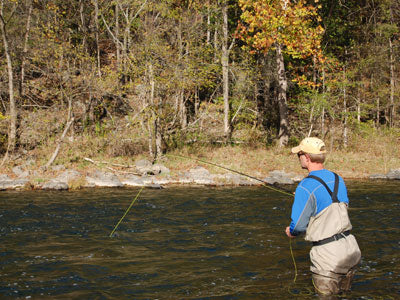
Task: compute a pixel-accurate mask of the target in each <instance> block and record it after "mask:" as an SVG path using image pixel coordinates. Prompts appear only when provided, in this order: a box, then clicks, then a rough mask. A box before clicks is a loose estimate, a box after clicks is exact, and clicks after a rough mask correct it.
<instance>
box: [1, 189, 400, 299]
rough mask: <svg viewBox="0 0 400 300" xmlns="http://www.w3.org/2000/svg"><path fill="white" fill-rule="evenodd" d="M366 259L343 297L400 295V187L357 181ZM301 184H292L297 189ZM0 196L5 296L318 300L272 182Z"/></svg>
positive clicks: (354, 193)
mask: <svg viewBox="0 0 400 300" xmlns="http://www.w3.org/2000/svg"><path fill="white" fill-rule="evenodd" d="M347 184H348V190H349V198H350V210H349V214H350V218H351V221H352V224H353V227H354V228H353V233H354V235H355V236H356V238H357V239H358V241H359V245H360V248H361V251H362V261H361V264H360V267H359V270H358V272H357V275H356V276H355V281H354V284H353V288H352V291H351V292H350V293H349V294H347V295H344V296H343V297H342V299H399V298H400V278H399V276H400V274H399V270H400V263H399V260H400V255H399V253H400V251H399V250H400V249H399V248H400V238H399V236H400V221H399V215H400V201H399V200H400V185H399V184H398V182H396V181H350V182H348V183H347ZM293 188H294V187H293ZM137 192H138V189H87V190H79V191H71V192H49V191H26V192H16V191H6V192H1V193H0V271H1V272H0V298H1V299H15V298H16V299H292V298H297V299H315V298H316V297H315V295H314V292H313V286H312V282H311V279H310V273H309V258H308V251H309V248H310V245H309V244H308V243H307V242H305V241H304V240H303V239H302V238H297V239H295V240H294V241H293V243H292V246H293V254H294V258H295V261H296V265H297V270H298V271H297V273H298V274H297V279H296V282H293V280H294V277H295V268H294V264H293V260H292V256H291V253H290V247H289V239H288V238H287V237H286V235H285V234H284V229H285V227H286V226H287V225H288V223H289V217H290V207H291V202H292V199H290V197H289V198H288V197H287V196H285V195H281V194H279V193H277V192H274V191H270V190H268V189H267V188H265V187H223V188H216V187H167V188H165V189H162V190H153V189H145V190H143V191H142V193H141V194H140V196H139V198H138V200H137V201H136V203H135V204H134V205H133V207H132V209H131V211H130V212H129V213H128V215H127V216H126V217H125V219H124V220H123V221H122V222H121V224H120V226H119V227H118V229H117V230H116V232H115V234H114V236H113V237H109V235H110V232H111V231H112V230H113V228H114V226H115V225H116V223H117V222H118V220H119V219H120V218H121V216H122V215H123V214H124V212H125V210H126V208H127V207H128V206H129V204H130V203H131V201H132V199H133V198H134V197H135V195H136V193H137Z"/></svg>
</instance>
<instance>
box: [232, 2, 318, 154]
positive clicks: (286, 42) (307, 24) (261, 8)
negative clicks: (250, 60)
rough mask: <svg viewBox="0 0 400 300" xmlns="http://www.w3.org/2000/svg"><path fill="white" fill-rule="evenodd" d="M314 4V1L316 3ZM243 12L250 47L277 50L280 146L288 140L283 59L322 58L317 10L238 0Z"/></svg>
mask: <svg viewBox="0 0 400 300" xmlns="http://www.w3.org/2000/svg"><path fill="white" fill-rule="evenodd" d="M316 2H317V1H316ZM239 5H240V6H241V9H242V11H243V13H242V16H241V20H242V23H241V24H240V36H241V38H242V39H243V40H244V41H246V42H247V43H248V45H250V46H251V47H252V48H254V49H256V50H257V51H261V52H263V53H265V54H267V53H268V52H269V51H270V50H275V51H276V74H277V80H278V104H279V114H280V127H279V135H278V137H279V145H281V146H284V145H286V144H287V142H288V139H289V121H288V106H287V87H288V82H287V76H286V69H285V62H284V56H285V55H287V56H290V57H293V58H296V59H298V58H301V59H304V58H306V57H309V56H315V57H321V56H322V53H321V48H320V42H321V37H322V34H323V28H322V27H321V26H320V25H317V24H318V22H319V21H320V17H319V16H318V13H317V8H316V7H314V6H311V5H307V3H306V1H303V0H299V1H294V2H292V1H289V0H274V1H263V0H239Z"/></svg>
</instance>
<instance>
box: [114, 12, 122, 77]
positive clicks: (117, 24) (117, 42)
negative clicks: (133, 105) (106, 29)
mask: <svg viewBox="0 0 400 300" xmlns="http://www.w3.org/2000/svg"><path fill="white" fill-rule="evenodd" d="M115 38H116V40H114V43H115V52H116V56H117V70H118V71H119V70H120V68H121V47H120V43H119V40H118V39H119V5H115ZM118 82H119V81H118Z"/></svg>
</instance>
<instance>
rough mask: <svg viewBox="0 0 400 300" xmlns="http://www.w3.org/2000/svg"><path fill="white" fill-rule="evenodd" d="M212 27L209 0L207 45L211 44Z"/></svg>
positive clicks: (208, 3)
mask: <svg viewBox="0 0 400 300" xmlns="http://www.w3.org/2000/svg"><path fill="white" fill-rule="evenodd" d="M210 27H211V16H210V0H208V2H207V40H206V43H207V45H209V44H210V41H211V31H210Z"/></svg>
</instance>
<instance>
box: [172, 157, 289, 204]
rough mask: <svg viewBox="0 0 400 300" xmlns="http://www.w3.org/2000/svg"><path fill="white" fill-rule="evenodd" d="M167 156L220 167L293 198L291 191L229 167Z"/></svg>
mask: <svg viewBox="0 0 400 300" xmlns="http://www.w3.org/2000/svg"><path fill="white" fill-rule="evenodd" d="M166 156H170V157H178V158H184V159H189V160H194V161H198V162H201V163H203V164H207V165H211V166H214V167H218V168H221V169H224V170H227V171H230V172H233V173H236V174H239V175H242V176H244V177H248V178H251V179H254V180H257V181H259V182H261V183H262V184H263V185H264V186H265V187H267V188H269V189H271V190H273V191H275V192H278V193H282V194H284V195H289V196H293V193H292V192H291V191H289V190H287V189H284V188H281V187H276V186H275V185H273V184H271V183H268V182H266V181H265V180H262V179H260V178H257V177H254V176H250V175H248V174H245V173H242V172H239V171H236V170H233V169H230V168H227V167H224V166H221V165H218V164H215V163H212V162H209V161H205V160H201V159H198V158H192V157H186V156H183V155H173V154H166Z"/></svg>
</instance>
